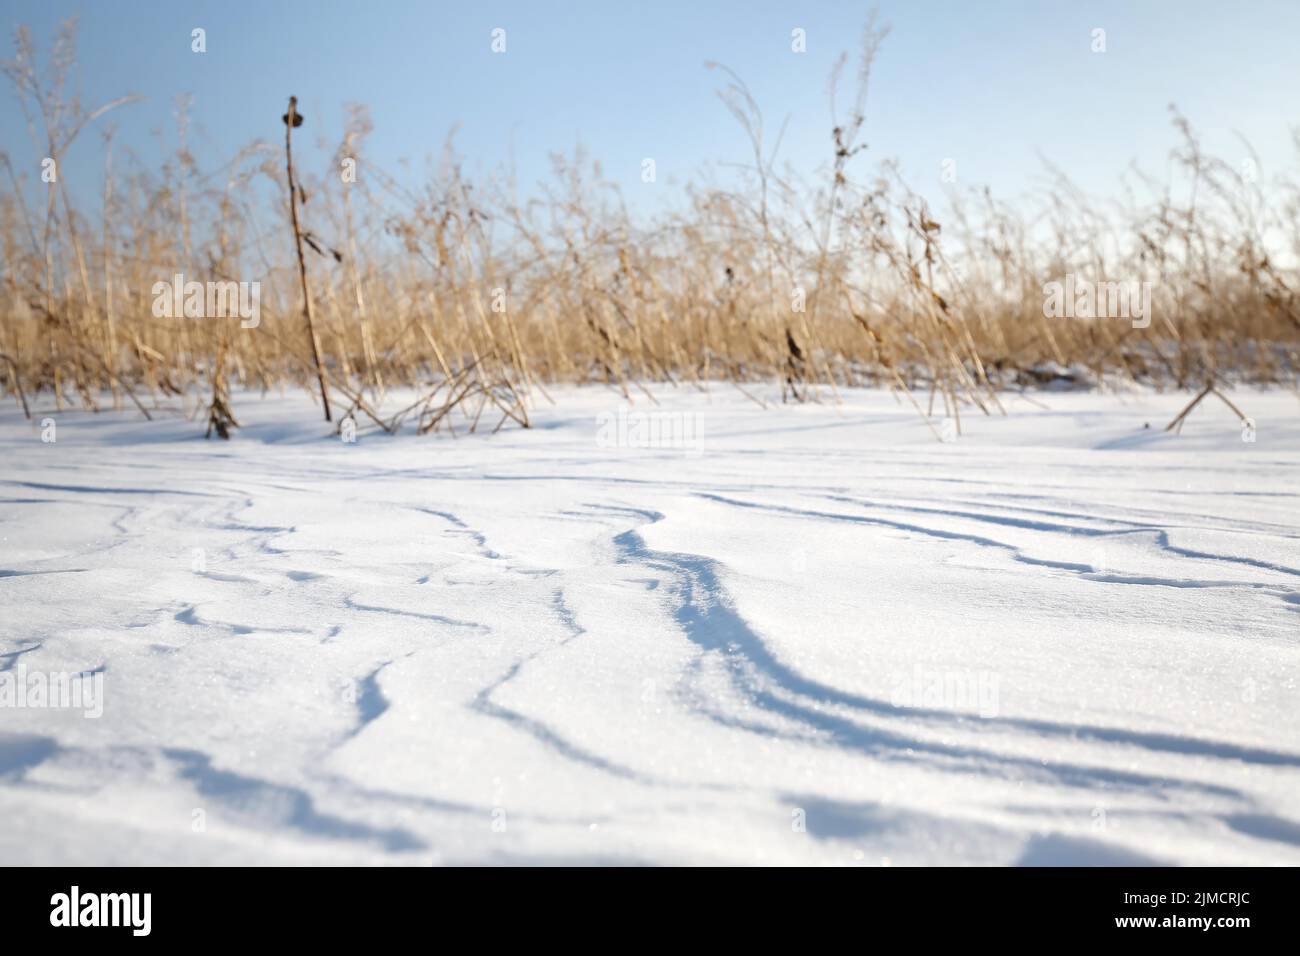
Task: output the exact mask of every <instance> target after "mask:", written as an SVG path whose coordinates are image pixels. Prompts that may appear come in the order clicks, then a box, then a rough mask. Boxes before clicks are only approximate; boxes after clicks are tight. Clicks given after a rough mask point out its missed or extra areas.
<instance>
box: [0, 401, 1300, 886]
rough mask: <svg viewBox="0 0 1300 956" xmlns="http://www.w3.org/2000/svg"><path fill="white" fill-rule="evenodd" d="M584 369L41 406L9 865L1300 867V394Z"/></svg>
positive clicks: (21, 540)
mask: <svg viewBox="0 0 1300 956" xmlns="http://www.w3.org/2000/svg"><path fill="white" fill-rule="evenodd" d="M551 392H552V395H553V397H554V399H555V403H554V404H549V403H547V402H545V401H544V400H542V399H541V398H540V396H539V397H538V406H537V408H536V409H535V416H536V420H537V427H536V428H534V429H532V430H529V431H523V430H520V429H502V430H501V431H500V432H498V433H496V434H495V435H489V434H482V433H480V434H476V435H465V434H463V435H460V436H459V437H457V438H454V439H453V438H451V437H448V436H442V437H433V436H425V437H422V438H421V437H417V436H415V435H413V434H405V435H401V436H398V437H390V436H385V435H382V434H378V433H375V432H368V431H366V430H365V429H364V428H363V429H362V433H361V435H360V437H359V440H358V441H356V442H355V443H345V442H343V441H341V440H340V439H339V438H338V437H337V436H331V434H330V432H329V429H328V426H326V425H325V424H324V423H323V422H322V421H320V420H319V414H318V412H317V411H316V410H315V408H314V407H313V406H312V405H311V404H310V398H309V396H296V395H289V396H287V397H270V398H267V399H264V400H262V399H258V398H256V397H254V396H236V412H237V414H238V415H239V417H240V418H241V420H242V421H243V422H244V426H245V427H244V428H242V429H241V430H239V431H238V432H236V434H235V438H234V439H233V440H232V441H230V442H218V441H211V442H205V441H204V440H203V439H202V437H201V426H200V425H198V424H196V423H194V422H189V421H186V420H184V419H183V418H180V417H176V416H172V417H169V418H165V419H164V420H162V421H155V422H145V421H143V420H141V419H140V418H139V417H138V416H134V415H131V414H128V413H125V412H124V413H121V414H116V413H107V414H99V415H92V414H87V413H84V412H69V413H63V414H59V415H54V414H53V413H51V412H49V411H48V410H46V411H42V410H39V409H38V410H37V412H36V419H37V420H36V421H35V422H34V423H27V422H25V421H24V420H23V419H22V418H21V415H20V413H19V412H17V411H16V410H15V409H13V408H12V407H11V406H6V407H5V408H4V409H3V410H2V411H0V456H2V457H0V462H2V464H0V678H3V677H4V676H5V675H6V674H7V675H10V685H11V689H12V688H13V686H14V685H15V684H16V683H17V682H16V681H15V680H14V678H15V677H16V675H19V674H22V675H24V677H25V679H30V678H31V675H34V674H35V675H58V674H91V673H96V674H99V675H101V682H102V691H103V698H102V707H103V713H102V716H100V717H98V718H94V717H91V716H88V715H87V714H88V710H87V709H86V708H82V709H78V708H75V707H62V708H52V707H39V706H26V707H18V706H8V707H0V820H3V821H4V822H3V824H0V861H3V862H6V863H23V864H66V863H89V864H142V863H179V864H199V863H203V864H221V863H357V864H371V863H399V864H417V865H428V864H430V863H435V864H437V863H443V864H456V863H575V862H589V863H656V864H658V863H691V864H704V863H741V864H753V863H793V864H846V865H881V864H894V865H907V864H968V863H969V864H1016V863H1019V864H1131V863H1133V864H1142V863H1159V864H1213V865H1240V864H1289V865H1296V864H1300V693H1298V691H1300V685H1298V684H1297V678H1298V677H1300V548H1298V541H1300V509H1298V508H1297V503H1298V502H1300V481H1298V480H1297V477H1298V476H1300V402H1298V401H1297V398H1296V396H1295V395H1294V394H1291V393H1288V392H1285V391H1274V392H1243V391H1240V390H1239V391H1237V392H1235V393H1234V394H1233V398H1234V401H1236V402H1237V404H1239V405H1241V406H1242V407H1243V409H1244V410H1245V411H1246V413H1247V414H1250V415H1252V416H1253V418H1254V419H1255V421H1256V423H1257V432H1256V433H1255V434H1254V436H1253V437H1254V438H1255V440H1254V441H1243V432H1242V429H1241V427H1240V425H1239V423H1238V422H1237V420H1236V418H1235V416H1233V415H1232V413H1231V412H1230V411H1228V409H1227V408H1226V407H1224V406H1223V405H1222V403H1220V402H1218V401H1217V400H1215V399H1213V398H1209V399H1207V400H1206V401H1205V402H1204V403H1202V405H1201V406H1200V407H1199V408H1198V409H1197V410H1196V411H1195V412H1193V414H1192V415H1191V417H1190V418H1189V420H1188V422H1187V424H1186V425H1185V427H1184V429H1183V432H1182V434H1181V435H1177V436H1174V435H1168V434H1165V433H1164V432H1163V430H1162V429H1163V426H1164V424H1165V423H1167V422H1168V421H1169V420H1170V419H1171V418H1173V416H1174V415H1175V414H1176V413H1177V412H1178V411H1179V409H1180V408H1181V407H1182V406H1183V405H1185V404H1186V402H1187V401H1188V398H1189V396H1187V395H1186V394H1178V395H1157V394H1153V393H1147V392H1138V393H1131V394H1119V395H1117V394H1110V393H1107V394H1099V393H1094V392H1070V393H1051V394H1043V393H1040V394H1038V395H1037V396H1035V397H1033V398H1032V399H1031V398H1029V397H1021V396H1016V395H1007V396H1004V402H1005V404H1006V405H1007V410H1008V414H1007V415H1006V416H1001V415H996V416H993V417H984V416H983V415H980V414H979V413H977V412H975V411H974V410H967V411H966V412H965V413H964V414H963V418H962V435H961V436H960V437H959V438H956V439H955V440H951V441H946V442H943V443H940V442H937V441H936V440H935V439H934V437H933V435H932V434H931V433H930V432H929V430H928V429H927V428H926V426H925V425H924V424H923V423H922V422H921V421H920V420H919V418H918V417H917V415H916V412H915V411H914V410H913V409H912V408H911V406H910V405H909V404H908V403H907V402H906V401H898V400H896V399H895V397H894V396H892V395H890V394H889V393H888V392H881V391H849V392H844V393H842V395H841V398H842V402H841V403H840V404H838V405H836V404H833V403H831V402H829V401H828V402H826V403H825V404H810V405H803V406H793V405H785V406H782V405H780V404H776V405H774V406H773V407H770V408H768V409H767V410H764V409H762V408H760V407H759V406H758V405H757V404H755V403H754V402H753V401H751V400H750V399H748V398H746V397H745V396H743V395H741V394H740V393H738V392H737V391H736V390H735V389H733V388H730V387H728V386H725V385H718V386H714V387H713V388H712V389H711V390H710V392H709V393H708V394H702V393H700V392H698V391H695V390H690V389H678V390H674V389H671V388H666V387H663V388H658V389H655V390H654V394H655V397H656V398H657V399H658V401H659V403H660V404H659V405H657V406H656V405H652V404H651V403H650V402H649V401H647V400H646V399H645V398H644V397H643V396H641V397H639V399H638V401H637V404H636V405H635V406H632V407H631V408H630V409H629V407H628V406H627V405H626V404H625V403H623V402H622V401H621V399H620V398H619V397H618V396H617V395H615V394H614V393H612V392H610V391H607V390H603V389H597V388H590V387H589V388H566V389H558V390H555V389H552V390H551ZM768 397H773V396H771V395H769V396H768ZM919 398H920V400H921V401H922V402H924V401H925V400H926V396H924V395H922V396H920V397H919ZM397 404H400V403H399V402H398V400H397V399H396V398H395V399H394V405H397ZM641 413H650V414H651V415H653V416H657V417H655V418H652V419H643V420H639V421H638V419H637V417H636V416H637V415H639V414H641ZM45 417H52V418H55V419H56V421H57V425H56V432H55V438H56V440H55V441H53V442H45V441H42V427H41V421H40V420H41V419H42V418H45ZM1148 424H1149V426H1150V427H1144V425H1148ZM651 425H654V427H653V428H651V427H650V426H651ZM651 433H653V434H654V435H656V436H658V437H659V438H660V439H662V441H661V442H660V444H661V445H662V446H666V447H655V448H643V447H629V445H630V444H635V441H636V438H637V436H638V435H640V436H645V435H647V434H651ZM86 679H89V677H83V678H82V680H86ZM2 687H3V683H0V688H2ZM28 703H29V704H30V703H31V701H30V700H29V701H28Z"/></svg>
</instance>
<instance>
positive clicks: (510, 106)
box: [0, 0, 1300, 206]
mask: <svg viewBox="0 0 1300 956" xmlns="http://www.w3.org/2000/svg"><path fill="white" fill-rule="evenodd" d="M868 9H869V6H868V5H860V4H857V3H835V2H787V3H774V2H766V0H743V2H742V0H725V2H724V0H717V2H707V0H695V2H677V0H670V2H662V0H661V2H656V3H632V2H627V0H624V2H610V0H605V2H571V3H559V2H547V0H532V2H519V3H456V4H453V3H446V2H429V0H426V2H413V0H392V2H387V0H374V2H370V3H360V2H355V0H353V2H341V0H315V2H311V3H307V2H260V3H252V2H239V0H226V2H215V3H209V2H188V3H187V2H176V0H167V2H153V0H142V2H133V3H110V2H87V0H83V2H79V3H67V2H63V0H5V4H4V10H5V15H4V20H5V21H6V33H11V32H12V29H13V27H15V26H16V25H17V24H19V23H26V24H29V25H30V26H31V27H32V28H33V30H34V32H35V35H36V39H37V42H38V45H39V46H40V48H41V49H42V50H43V51H47V50H48V46H49V41H50V38H51V37H52V35H53V31H54V26H55V24H56V23H57V22H58V21H59V20H60V19H63V18H64V17H67V16H69V15H72V14H74V13H75V14H79V15H80V20H81V29H80V42H79V50H80V53H79V74H78V76H79V84H80V88H81V90H82V94H83V97H84V99H85V101H86V103H87V104H88V105H95V104H97V103H99V102H101V101H103V100H105V99H109V98H112V97H116V96H119V95H123V94H126V93H138V94H141V95H143V96H144V97H146V100H145V102H143V103H140V104H135V105H131V106H127V107H124V108H122V109H121V110H119V111H117V112H115V113H114V114H112V118H111V122H112V123H113V125H115V126H116V127H117V142H118V144H119V147H118V148H119V149H122V148H129V149H130V150H131V151H132V152H133V153H134V154H135V156H136V157H137V158H138V159H139V161H140V162H142V163H144V164H146V165H151V164H156V163H157V162H158V160H159V158H160V157H161V155H162V152H163V145H162V144H161V143H160V141H159V135H160V134H161V137H162V138H163V139H164V140H165V141H166V142H167V143H173V142H174V140H175V124H174V120H173V112H174V99H175V97H176V95H177V94H180V93H190V94H193V97H194V101H193V106H192V109H191V116H192V122H193V132H192V145H193V147H194V151H195V153H196V155H197V157H198V159H199V163H200V166H201V167H202V168H203V169H205V170H207V169H210V168H213V167H215V166H217V165H219V164H220V163H222V162H224V161H225V160H227V159H229V158H230V157H231V156H233V154H234V152H235V150H236V149H237V148H238V147H239V146H240V145H242V144H245V143H247V142H248V141H250V140H252V139H254V138H257V137H262V138H265V139H268V140H270V141H272V142H278V141H279V139H280V137H281V136H282V132H283V127H282V126H281V124H280V121H279V117H280V114H281V113H282V112H283V111H284V106H285V100H286V97H287V95H288V94H290V93H294V94H296V95H297V96H298V97H299V100H300V108H301V109H302V111H303V112H304V113H305V114H306V116H307V118H308V125H307V126H306V127H305V129H304V133H306V134H308V135H307V136H306V137H305V138H304V139H305V142H304V143H303V153H304V156H303V162H304V165H307V166H309V167H311V169H312V170H313V171H314V172H318V171H320V169H321V167H322V164H323V162H324V155H327V154H322V153H320V152H317V151H315V150H314V148H313V147H314V144H315V142H316V141H317V140H318V138H320V137H324V138H325V139H326V140H327V141H328V150H329V151H332V149H333V147H334V144H335V143H336V142H337V139H338V137H339V135H340V133H341V130H342V125H343V121H344V116H345V113H344V105H345V104H346V103H348V102H360V103H364V104H367V105H368V106H369V107H370V110H371V114H372V116H373V119H374V122H375V133H374V135H373V136H372V138H371V141H370V146H369V154H370V155H371V156H372V157H373V158H374V159H375V160H376V161H378V162H380V163H382V164H383V165H384V166H385V168H386V169H388V170H389V171H394V172H398V173H399V174H400V172H401V166H400V165H399V160H402V159H406V160H409V161H410V162H411V164H412V167H413V168H412V170H411V173H410V175H411V176H412V178H414V177H415V176H416V175H418V173H419V170H420V168H421V166H422V165H423V162H424V160H425V158H426V157H428V156H431V155H437V153H438V152H439V150H440V148H441V144H442V142H443V140H444V138H445V136H446V134H447V132H448V130H449V129H451V128H452V127H453V126H454V125H456V124H460V132H459V133H458V136H457V140H456V142H457V144H458V147H459V148H460V150H461V151H462V152H463V154H464V155H465V157H466V159H467V163H466V166H467V168H468V169H469V170H470V171H471V172H475V171H477V172H483V171H486V170H490V169H493V168H496V167H499V166H501V165H503V164H505V163H507V162H510V161H513V164H514V166H515V168H516V169H517V171H518V176H519V181H520V185H521V187H524V188H527V187H528V186H529V184H531V183H534V182H536V181H537V180H538V179H540V178H542V177H543V176H544V175H545V174H546V172H547V169H548V168H549V161H548V158H547V157H548V154H549V153H551V152H554V151H570V150H572V149H573V147H574V146H575V145H576V144H578V143H582V144H583V145H584V146H585V147H586V148H587V150H588V151H589V153H590V154H591V156H593V157H594V158H596V159H599V160H600V161H601V163H602V166H603V168H604V171H605V173H606V174H607V175H608V176H610V177H611V178H613V179H615V180H617V181H619V182H620V183H621V184H622V186H623V188H624V190H625V192H626V194H627V195H628V197H629V199H631V200H632V201H633V202H634V203H636V204H637V205H638V206H640V205H642V204H644V203H654V202H656V201H657V200H658V199H660V198H662V196H663V195H667V194H669V193H677V192H678V190H674V189H673V183H674V182H679V183H680V182H681V181H682V180H683V179H685V178H687V177H691V176H694V175H696V174H698V173H699V172H700V171H702V170H705V169H707V168H709V167H710V164H717V163H719V162H725V161H740V160H744V159H745V158H746V157H747V147H746V143H745V139H744V136H743V133H742V132H741V130H740V129H739V127H738V126H737V125H736V124H735V123H734V121H732V119H731V118H730V117H729V116H728V114H727V113H726V111H725V109H724V107H723V105H722V104H721V103H720V102H719V101H718V99H717V98H716V96H715V95H714V91H715V90H716V89H717V88H718V87H719V86H720V85H721V82H722V78H721V77H720V75H719V74H718V73H716V72H713V71H709V70H706V69H705V68H704V62H705V61H706V60H716V61H719V62H722V63H725V64H727V65H728V66H730V67H731V68H733V69H734V70H735V71H736V72H737V73H739V74H740V75H741V76H742V77H743V78H744V79H745V80H746V82H747V83H748V84H749V86H750V88H751V90H752V91H753V93H754V95H755V96H756V98H757V99H758V101H759V103H760V105H761V106H762V107H763V110H764V112H765V114H766V118H767V122H768V124H769V126H770V127H771V128H772V129H775V128H777V127H779V126H780V124H781V122H782V121H783V120H784V119H785V118H786V117H787V116H788V117H789V125H788V129H787V132H786V135H785V140H784V145H783V148H782V152H781V158H782V159H784V160H788V161H790V162H791V163H793V164H794V165H795V166H796V167H797V168H799V169H802V170H805V171H809V170H812V169H814V168H815V167H816V166H817V165H818V164H820V163H824V162H825V161H826V159H827V156H828V154H829V127H830V122H829V114H828V108H827V100H826V79H827V75H828V73H829V70H830V67H831V65H832V63H833V62H834V60H835V58H836V57H837V56H838V55H839V53H840V52H841V51H843V50H848V51H849V52H850V53H855V52H856V47H857V43H858V38H859V36H860V33H861V29H862V25H863V23H864V21H865V18H866V12H867V11H868ZM879 9H880V13H881V18H882V20H884V21H885V22H888V23H889V24H891V26H892V33H891V35H890V37H889V39H888V40H887V41H886V43H885V46H884V48H883V51H882V53H881V56H880V59H879V61H878V64H877V69H876V72H875V74H874V77H873V85H872V90H871V98H870V102H869V106H868V118H867V126H866V130H865V132H864V136H863V138H864V139H865V140H866V142H868V143H869V144H870V150H869V152H868V154H867V155H868V162H871V161H874V160H880V159H883V158H896V159H897V160H899V162H900V163H901V166H902V170H903V173H904V175H905V177H906V178H907V179H908V180H909V181H910V182H912V183H913V184H914V185H916V186H918V187H919V188H921V189H922V190H923V191H925V192H927V193H932V194H938V193H939V191H940V190H941V188H942V187H941V185H940V163H941V162H942V161H943V160H944V159H945V158H952V159H955V160H956V163H957V166H956V169H957V173H958V177H959V182H960V183H962V184H973V183H987V184H989V185H991V186H992V187H993V189H994V192H995V194H998V195H1002V196H1014V195H1017V194H1020V193H1023V192H1025V191H1026V190H1028V189H1029V188H1031V187H1032V186H1033V185H1034V184H1035V183H1041V181H1042V176H1041V166H1040V163H1039V159H1038V157H1039V154H1041V155H1043V156H1045V157H1046V158H1048V159H1050V160H1051V161H1052V162H1054V163H1055V164H1057V165H1058V166H1060V167H1061V168H1062V169H1064V170H1065V171H1066V172H1068V173H1070V174H1071V175H1072V176H1074V177H1075V178H1076V179H1077V180H1078V181H1079V182H1080V183H1081V184H1082V185H1083V186H1084V187H1085V188H1087V189H1088V190H1090V191H1096V192H1099V193H1105V192H1112V191H1113V190H1114V187H1115V185H1116V183H1117V177H1118V176H1119V175H1120V173H1121V172H1122V171H1123V170H1124V169H1125V167H1126V166H1127V165H1128V163H1129V162H1130V161H1132V160H1138V161H1139V162H1140V163H1141V164H1142V165H1143V167H1144V168H1146V169H1148V170H1149V171H1152V172H1156V173H1160V174H1163V172H1164V170H1165V168H1166V165H1165V164H1166V157H1167V153H1168V150H1169V148H1170V146H1171V145H1172V144H1173V142H1174V135H1173V132H1172V130H1171V128H1170V126H1169V122H1168V113H1167V109H1166V107H1167V105H1168V104H1169V103H1170V102H1171V101H1172V102H1176V103H1177V104H1178V105H1179V107H1180V108H1181V109H1182V110H1183V112H1184V113H1185V114H1186V115H1187V116H1188V117H1189V118H1190V119H1191V121H1192V122H1193V124H1194V125H1196V126H1197V127H1198V128H1199V129H1200V130H1201V131H1202V132H1203V133H1204V134H1205V140H1206V145H1207V146H1208V147H1209V148H1210V149H1211V150H1217V151H1219V152H1220V153H1221V154H1223V155H1225V156H1226V157H1228V158H1230V159H1235V158H1236V157H1238V156H1241V157H1244V156H1245V155H1246V154H1245V152H1244V150H1243V149H1242V148H1241V147H1240V146H1239V144H1238V143H1237V140H1236V138H1235V136H1234V131H1235V132H1240V133H1241V134H1242V135H1243V136H1245V137H1246V138H1247V139H1249V140H1250V141H1251V142H1252V143H1253V144H1254V145H1255V146H1256V148H1257V149H1258V150H1259V152H1260V153H1261V155H1262V157H1263V159H1264V170H1263V173H1264V175H1265V177H1267V176H1269V175H1270V174H1271V173H1274V172H1277V171H1279V170H1280V168H1281V167H1282V165H1283V164H1290V165H1291V166H1294V164H1295V162H1296V157H1295V154H1294V152H1293V151H1292V150H1291V148H1290V145H1289V132H1288V128H1289V127H1290V126H1292V125H1296V124H1297V123H1300V101H1297V100H1296V98H1295V93H1296V90H1297V88H1300V84H1298V83H1297V80H1298V79H1300V69H1298V64H1300V58H1298V57H1297V56H1296V55H1295V51H1294V43H1295V38H1296V37H1297V36H1300V3H1295V2H1277V3H1274V2H1251V3H1238V4H1231V5H1221V4H1216V3H1209V2H1199V0H1178V2H1173V0H1170V2H1163V0H1159V2H1157V0H1150V2H1136V0H1130V2H1089V3H1086V4H1085V3H1065V2H1059V3H1058V2H1037V3H1031V2H1012V0H989V2H979V3H976V2H960V0H914V2H910V3H890V2H883V3H881V4H879ZM194 27H202V28H204V29H205V30H206V32H207V52H206V53H203V54H196V53H193V52H191V49H190V31H191V30H192V29H193V28H194ZM496 27H501V28H504V29H505V30H506V31H507V33H506V37H507V51H506V53H505V54H494V53H493V52H492V51H491V49H490V40H491V31H492V30H493V28H496ZM796 27H799V28H802V29H804V30H805V31H806V34H807V52H806V53H804V54H796V53H793V52H792V51H791V30H792V29H794V28H796ZM1097 27H1100V28H1102V29H1105V31H1106V46H1107V50H1106V52H1105V53H1093V52H1091V50H1090V43H1091V35H1090V34H1091V31H1092V30H1093V29H1094V28H1097ZM5 55H6V57H7V56H9V55H11V47H10V50H8V51H6V54H5ZM850 75H851V74H850ZM0 149H4V150H7V151H8V152H9V153H10V154H11V156H12V157H13V159H14V161H15V164H16V165H17V166H19V167H20V169H22V170H24V171H25V172H27V171H29V172H30V173H31V174H32V175H33V176H34V175H35V174H36V172H37V171H38V164H39V159H40V157H39V156H38V155H37V153H36V150H35V149H34V147H32V146H31V144H30V142H29V140H28V137H27V135H26V133H25V130H24V127H23V124H22V119H21V114H20V113H19V111H18V108H17V104H16V101H15V99H14V97H13V95H12V93H11V92H9V91H7V90H6V91H4V92H3V93H0ZM313 154H314V155H313ZM644 157H653V158H654V159H655V161H656V163H657V167H658V182H657V183H655V184H652V185H650V184H644V183H642V182H641V179H640V170H641V160H642V159H643V158H644ZM101 168H102V152H101V139H100V137H99V136H98V135H97V134H95V133H93V132H92V133H90V134H88V135H83V137H82V140H81V142H80V143H79V147H78V149H77V151H76V153H75V154H74V155H72V156H70V157H69V158H68V161H67V164H66V166H65V171H66V173H67V175H69V176H70V177H73V179H74V180H75V182H76V183H77V184H78V186H80V185H81V184H87V183H94V186H93V191H90V192H89V195H95V194H96V193H97V192H98V189H99V186H98V182H99V179H98V177H99V176H100V175H101V173H100V170H101ZM715 168H716V165H715ZM859 168H862V169H865V166H863V167H859ZM361 175H364V168H363V169H362V170H361ZM661 191H663V192H661Z"/></svg>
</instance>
